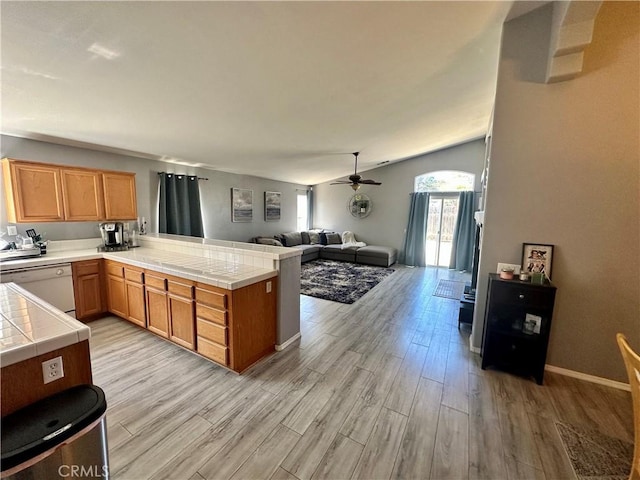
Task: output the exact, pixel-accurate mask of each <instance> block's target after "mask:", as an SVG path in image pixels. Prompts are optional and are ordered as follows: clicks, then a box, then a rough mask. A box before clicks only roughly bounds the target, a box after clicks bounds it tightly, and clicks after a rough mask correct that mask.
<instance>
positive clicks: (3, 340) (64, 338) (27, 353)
mask: <svg viewBox="0 0 640 480" xmlns="http://www.w3.org/2000/svg"><path fill="white" fill-rule="evenodd" d="M0 321H1V323H0V364H1V365H2V366H3V367H6V366H7V365H11V364H14V363H18V362H22V361H23V360H28V359H29V358H33V357H37V356H38V355H42V354H44V353H48V352H52V351H53V350H57V349H59V348H63V347H67V346H69V345H73V344H74V343H78V342H81V341H83V340H88V339H89V337H90V336H91V330H90V329H89V327H87V326H86V325H85V324H83V323H81V322H79V321H78V320H75V319H74V318H71V317H70V316H69V315H67V314H66V313H64V312H63V311H61V310H58V309H57V308H55V307H54V306H52V305H50V304H48V303H47V302H44V301H43V300H40V299H39V298H38V297H36V296H35V295H33V294H31V293H29V292H27V291H26V290H24V289H23V288H21V287H19V286H18V285H15V284H13V283H1V284H0Z"/></svg>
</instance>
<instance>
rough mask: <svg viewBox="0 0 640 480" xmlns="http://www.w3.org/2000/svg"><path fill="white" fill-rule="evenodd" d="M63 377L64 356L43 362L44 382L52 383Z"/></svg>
mask: <svg viewBox="0 0 640 480" xmlns="http://www.w3.org/2000/svg"><path fill="white" fill-rule="evenodd" d="M62 377H64V369H63V368H62V357H56V358H52V359H51V360H47V361H46V362H42V379H43V380H44V383H50V382H53V381H54V380H58V379H59V378H62Z"/></svg>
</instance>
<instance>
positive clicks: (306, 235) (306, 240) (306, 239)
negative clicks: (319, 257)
mask: <svg viewBox="0 0 640 480" xmlns="http://www.w3.org/2000/svg"><path fill="white" fill-rule="evenodd" d="M300 236H301V237H302V244H303V245H309V244H310V243H311V241H310V239H309V232H300Z"/></svg>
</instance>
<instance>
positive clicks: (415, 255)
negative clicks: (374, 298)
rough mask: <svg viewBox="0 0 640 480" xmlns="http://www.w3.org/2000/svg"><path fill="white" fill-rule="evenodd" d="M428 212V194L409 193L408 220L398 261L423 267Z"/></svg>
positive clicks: (424, 263) (424, 262) (424, 264)
mask: <svg viewBox="0 0 640 480" xmlns="http://www.w3.org/2000/svg"><path fill="white" fill-rule="evenodd" d="M428 214H429V194H428V193H426V192H414V193H412V194H411V205H410V207H409V222H408V224H407V234H406V235H405V237H404V245H403V247H402V252H400V262H401V263H404V264H405V265H409V266H415V267H425V266H426V265H427V263H426V259H425V247H426V241H427V216H428Z"/></svg>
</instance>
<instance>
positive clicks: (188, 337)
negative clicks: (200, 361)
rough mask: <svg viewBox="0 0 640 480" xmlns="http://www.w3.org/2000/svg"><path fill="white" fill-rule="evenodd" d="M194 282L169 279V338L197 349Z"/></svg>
mask: <svg viewBox="0 0 640 480" xmlns="http://www.w3.org/2000/svg"><path fill="white" fill-rule="evenodd" d="M193 288H194V283H193V282H188V283H187V281H185V280H182V279H181V281H177V280H176V279H173V278H172V279H169V280H168V282H167V289H168V291H169V293H168V295H167V304H168V307H169V324H170V327H169V330H170V335H169V338H171V340H172V341H173V342H175V343H177V344H178V345H182V346H183V347H185V348H188V349H190V350H195V349H196V324H195V304H194V301H193Z"/></svg>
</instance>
